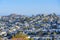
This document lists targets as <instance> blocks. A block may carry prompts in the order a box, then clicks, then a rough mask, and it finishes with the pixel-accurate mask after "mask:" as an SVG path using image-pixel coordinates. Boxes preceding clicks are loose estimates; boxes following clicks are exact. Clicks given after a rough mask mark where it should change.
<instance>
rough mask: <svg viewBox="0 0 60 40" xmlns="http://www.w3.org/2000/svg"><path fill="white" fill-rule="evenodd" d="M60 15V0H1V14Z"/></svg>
mask: <svg viewBox="0 0 60 40" xmlns="http://www.w3.org/2000/svg"><path fill="white" fill-rule="evenodd" d="M12 13H15V14H20V15H36V14H50V13H56V14H57V15H60V0H0V15H9V14H12Z"/></svg>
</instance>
